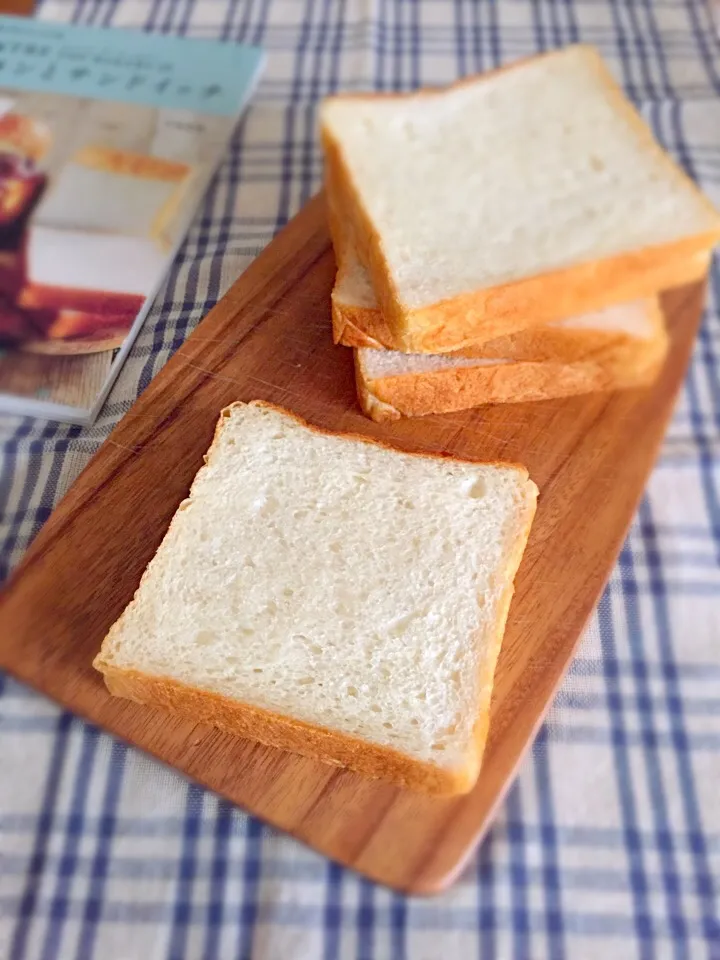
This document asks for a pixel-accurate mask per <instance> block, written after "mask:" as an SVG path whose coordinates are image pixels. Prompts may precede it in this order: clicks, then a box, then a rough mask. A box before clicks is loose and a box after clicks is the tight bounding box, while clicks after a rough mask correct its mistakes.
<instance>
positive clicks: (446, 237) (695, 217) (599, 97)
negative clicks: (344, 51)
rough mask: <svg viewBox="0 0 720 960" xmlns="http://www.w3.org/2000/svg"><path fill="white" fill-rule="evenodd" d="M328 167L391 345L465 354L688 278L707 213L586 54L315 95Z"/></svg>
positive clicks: (711, 230)
mask: <svg viewBox="0 0 720 960" xmlns="http://www.w3.org/2000/svg"><path fill="white" fill-rule="evenodd" d="M321 130H322V138H323V145H324V149H325V154H326V160H327V163H326V170H327V174H328V177H329V179H330V180H331V181H332V182H333V187H332V189H333V190H334V191H335V192H336V194H337V204H338V206H339V208H340V209H341V210H342V211H343V214H344V216H346V217H347V219H348V221H349V225H350V228H351V231H352V234H353V242H354V244H355V246H356V248H357V252H358V255H359V257H360V260H361V262H362V263H363V264H364V265H365V266H366V267H367V269H368V271H369V273H370V277H371V279H372V286H373V288H374V290H375V292H376V294H377V298H378V302H379V305H380V308H381V310H382V313H383V315H384V317H385V319H386V321H387V323H388V325H389V328H390V330H391V331H392V333H393V338H394V342H395V343H396V344H397V345H398V346H399V347H400V348H401V349H403V350H405V351H408V352H426V353H435V352H443V351H446V350H454V349H460V348H462V347H463V346H465V345H466V344H468V343H471V342H473V341H478V340H482V339H485V340H487V339H492V338H494V337H497V336H501V335H504V334H506V333H510V332H513V331H514V330H517V329H522V328H523V327H525V326H528V325H529V323H536V324H539V323H545V322H548V321H552V320H557V319H563V318H566V317H570V316H573V315H576V314H581V313H585V312H588V311H590V310H595V309H599V308H602V307H604V306H609V305H611V304H613V303H619V302H623V301H630V300H634V299H637V298H640V297H644V296H649V295H652V294H653V293H655V292H656V291H657V290H660V289H664V288H666V287H670V286H675V285H678V284H680V283H685V282H688V281H689V280H690V279H693V278H692V277H687V276H686V273H685V271H686V269H687V267H688V265H690V264H692V262H693V258H694V257H695V255H697V254H700V253H702V252H703V251H705V252H707V251H708V250H710V249H711V248H712V247H713V245H714V244H715V243H716V242H717V241H718V239H720V215H719V214H718V212H717V211H716V210H715V209H714V208H713V207H712V206H711V204H710V203H709V202H708V201H707V200H706V199H705V198H704V197H703V195H702V194H701V193H700V192H699V191H698V190H697V188H696V187H695V186H694V184H693V183H692V182H691V181H690V180H689V179H688V178H687V177H686V176H685V174H684V173H683V172H682V171H681V170H680V169H679V168H678V167H677V166H676V165H675V164H674V163H673V161H672V160H671V159H670V157H669V156H668V155H667V154H666V153H665V152H664V151H663V150H662V149H661V148H660V147H659V145H658V144H657V143H656V142H655V140H654V139H653V136H652V134H651V133H650V131H649V129H648V128H647V127H646V126H645V124H644V123H643V122H642V120H641V119H640V117H639V116H638V115H637V114H636V112H635V110H634V109H633V107H632V105H631V104H630V102H629V101H628V100H627V99H626V98H625V96H624V95H623V94H622V92H621V90H620V89H619V88H618V87H617V86H616V84H615V83H614V81H613V79H612V77H611V76H610V73H609V72H608V70H607V68H606V67H605V66H604V64H603V62H602V60H601V58H600V56H599V54H598V53H597V52H596V51H595V50H593V49H592V48H590V47H585V46H572V47H568V48H566V49H564V50H560V51H555V52H553V53H549V54H545V55H543V56H540V57H536V58H534V59H532V60H529V61H524V62H522V63H520V64H517V65H515V66H513V67H510V68H506V69H503V70H499V71H495V72H493V73H490V74H487V75H485V76H481V77H478V78H474V79H471V80H466V81H463V82H461V83H458V84H456V85H454V86H453V87H450V88H448V89H446V90H441V91H424V92H420V93H415V94H409V95H398V96H395V95H393V96H384V95H346V96H338V97H332V98H330V99H328V100H327V101H325V103H324V105H323V107H322V113H321Z"/></svg>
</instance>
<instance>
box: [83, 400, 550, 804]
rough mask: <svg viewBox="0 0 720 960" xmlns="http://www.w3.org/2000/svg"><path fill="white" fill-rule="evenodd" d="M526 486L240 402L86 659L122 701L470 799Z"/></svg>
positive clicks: (518, 551) (524, 515)
mask: <svg viewBox="0 0 720 960" xmlns="http://www.w3.org/2000/svg"><path fill="white" fill-rule="evenodd" d="M536 497H537V488H536V487H535V485H534V484H533V483H532V481H531V480H530V479H529V478H528V475H527V471H526V470H525V469H524V468H523V467H519V466H512V465H506V464H481V463H472V462H466V461H460V460H454V459H450V458H446V457H441V456H425V455H418V454H408V453H401V452H399V451H397V450H393V449H391V448H389V447H385V446H383V445H381V444H379V443H377V442H374V441H370V440H366V439H362V438H357V437H347V436H338V435H334V434H329V433H325V432H323V431H321V430H318V429H316V428H313V427H310V426H308V425H307V424H305V423H304V422H302V421H301V420H299V419H297V418H296V417H295V416H294V415H292V414H290V413H287V412H285V411H283V410H280V409H278V408H276V407H273V406H270V405H267V404H264V403H251V404H240V403H238V404H233V405H232V406H231V407H228V408H227V409H226V410H224V411H223V413H222V416H221V418H220V421H219V424H218V427H217V430H216V434H215V439H214V441H213V443H212V446H211V447H210V450H209V452H208V454H207V457H206V463H205V466H204V467H202V469H201V470H200V471H199V472H198V474H197V476H196V478H195V481H194V483H193V485H192V489H191V491H190V495H189V498H188V499H187V500H185V501H184V502H183V503H181V504H180V506H179V508H178V511H177V513H176V514H175V517H174V518H173V520H172V523H171V525H170V528H169V530H168V532H167V534H166V536H165V539H164V540H163V542H162V544H161V545H160V547H159V549H158V551H157V553H156V555H155V557H154V558H153V560H152V561H151V562H150V564H149V566H148V568H147V570H146V571H145V574H144V575H143V578H142V581H141V583H140V586H139V588H138V590H137V592H136V594H135V597H134V599H133V600H132V601H131V603H130V604H129V606H128V607H127V608H126V610H125V611H124V613H123V614H122V616H121V617H120V619H119V620H118V621H117V622H116V623H115V624H114V625H113V627H112V628H111V629H110V631H109V633H108V635H107V637H106V639H105V640H104V642H103V645H102V649H101V651H100V653H99V654H98V656H97V657H96V659H95V662H94V666H95V667H96V668H97V669H98V670H100V671H101V672H102V673H103V674H104V676H105V682H106V683H107V686H108V689H109V690H110V692H111V693H113V694H116V695H118V696H123V697H129V698H130V699H133V700H136V701H139V702H141V703H148V704H151V705H155V706H158V707H164V708H167V709H170V710H172V711H175V712H177V713H179V714H182V715H184V716H186V717H188V718H190V719H192V720H195V721H198V722H206V723H210V724H214V725H216V726H218V727H221V728H223V729H225V730H227V731H229V732H230V733H235V734H238V735H240V736H243V737H250V738H252V739H254V740H258V741H260V742H262V743H266V744H271V745H273V746H276V747H280V748H282V749H287V750H294V751H296V752H298V753H302V754H305V755H307V756H310V757H314V758H316V759H319V760H323V761H325V762H328V763H333V764H338V765H343V766H347V767H350V768H352V769H354V770H357V771H359V772H360V773H364V774H366V775H368V776H371V777H381V778H385V779H387V780H391V781H395V782H397V783H401V784H405V785H406V786H408V787H410V788H412V789H416V790H420V791H425V792H429V793H462V792H465V791H467V790H469V789H470V788H471V787H472V785H473V784H474V782H475V780H476V778H477V775H478V770H479V768H480V761H481V757H482V752H483V747H484V744H485V738H486V734H487V726H488V718H489V710H490V696H491V691H492V685H493V674H494V671H495V663H496V660H497V657H498V653H499V650H500V643H501V640H502V636H503V631H504V627H505V620H506V617H507V612H508V607H509V605H510V599H511V597H512V592H513V578H514V576H515V572H516V570H517V567H518V564H519V563H520V559H521V557H522V554H523V550H524V548H525V543H526V541H527V537H528V533H529V530H530V525H531V523H532V519H533V516H534V513H535V503H536Z"/></svg>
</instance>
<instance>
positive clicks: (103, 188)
mask: <svg viewBox="0 0 720 960" xmlns="http://www.w3.org/2000/svg"><path fill="white" fill-rule="evenodd" d="M192 169H193V168H192V167H191V166H189V165H188V164H185V163H178V162H177V161H175V160H167V159H165V158H164V157H155V156H152V155H150V154H141V153H133V152H130V151H127V150H117V149H115V148H113V147H105V146H102V145H100V144H89V145H87V146H85V147H83V149H82V150H79V151H78V152H77V153H76V154H74V155H73V156H72V157H70V159H69V160H68V162H67V163H66V164H65V165H64V166H63V168H62V170H61V171H60V172H59V174H58V175H57V177H56V178H54V180H53V182H52V184H51V186H50V189H49V190H48V192H47V194H46V196H45V197H44V198H43V200H42V201H41V203H40V205H39V207H38V209H37V212H36V217H35V219H36V221H37V223H39V224H41V225H42V226H46V227H53V228H56V229H60V230H80V231H83V232H89V233H93V232H98V233H117V234H121V235H123V236H126V237H131V236H133V237H140V238H142V239H143V240H152V241H154V242H155V243H157V244H159V245H160V246H161V247H162V248H163V249H165V248H166V247H167V245H168V243H169V242H170V241H169V240H168V237H167V232H168V225H169V223H170V222H171V221H172V219H173V217H175V216H176V214H177V210H178V208H179V206H180V204H181V202H182V200H183V198H184V195H185V191H186V189H187V185H188V183H189V180H190V176H191V174H192Z"/></svg>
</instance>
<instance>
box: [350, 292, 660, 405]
mask: <svg viewBox="0 0 720 960" xmlns="http://www.w3.org/2000/svg"><path fill="white" fill-rule="evenodd" d="M603 316H604V317H605V318H606V322H607V326H606V328H605V329H604V330H603V329H602V318H603ZM553 326H554V327H555V328H556V330H555V333H554V334H553V336H552V337H544V336H543V335H542V333H541V331H540V330H538V333H537V336H536V338H535V339H536V341H537V344H536V345H537V354H538V356H537V358H536V359H535V360H518V359H514V358H513V357H512V353H511V351H512V348H513V341H514V340H517V339H522V338H523V334H516V335H515V336H514V337H513V336H508V337H501V338H500V340H493V341H491V343H490V344H488V345H487V346H490V347H495V346H496V345H498V346H499V345H501V344H502V343H503V342H505V343H507V346H508V353H507V354H506V356H505V357H503V356H502V354H501V352H500V353H499V355H497V356H495V357H485V358H477V357H475V358H473V357H462V356H458V355H457V354H427V353H418V354H408V353H398V352H397V351H393V350H375V349H369V348H367V347H360V348H359V349H356V350H355V377H356V382H357V389H358V398H359V400H360V405H361V406H362V408H363V411H364V413H366V414H367V416H369V417H371V418H372V419H373V420H378V421H382V420H397V419H399V418H400V417H421V416H424V415H425V414H429V413H450V412H452V411H454V410H467V409H469V408H471V407H477V406H480V405H482V404H486V403H523V402H526V401H529V400H550V399H552V398H557V397H568V396H574V395H577V394H581V393H591V392H593V391H596V390H617V389H621V388H627V387H639V386H645V385H647V384H648V383H651V382H652V381H653V380H654V379H655V377H656V376H657V373H658V371H659V370H660V367H661V366H662V363H663V360H664V359H665V355H666V353H667V348H668V337H667V333H666V331H665V326H664V323H663V318H662V313H661V311H660V307H659V304H658V302H657V300H640V301H636V302H635V303H629V304H625V305H624V306H618V307H613V308H611V309H608V310H606V311H604V312H603V313H601V314H597V315H592V316H589V315H588V316H583V317H577V318H575V319H574V320H561V321H557V323H556V324H554V325H553ZM588 332H590V333H591V334H593V337H592V339H588V340H587V341H585V336H584V335H585V334H586V333H588ZM526 342H527V343H528V346H530V347H531V346H532V344H531V342H530V340H529V338H528V340H527V341H526ZM573 348H574V349H575V351H576V352H577V354H578V356H580V354H582V359H574V360H572V359H564V358H563V355H564V354H570V353H571V352H572V350H573ZM489 352H490V351H489Z"/></svg>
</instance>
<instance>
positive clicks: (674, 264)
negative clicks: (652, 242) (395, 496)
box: [321, 48, 720, 353]
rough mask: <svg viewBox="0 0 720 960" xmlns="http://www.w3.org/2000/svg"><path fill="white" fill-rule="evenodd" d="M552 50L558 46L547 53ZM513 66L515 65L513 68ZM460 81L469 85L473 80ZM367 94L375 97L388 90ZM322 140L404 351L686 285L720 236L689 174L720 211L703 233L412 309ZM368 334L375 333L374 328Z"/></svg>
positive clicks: (353, 190) (334, 150) (458, 343)
mask: <svg viewBox="0 0 720 960" xmlns="http://www.w3.org/2000/svg"><path fill="white" fill-rule="evenodd" d="M587 49H588V52H592V62H593V64H594V67H595V69H596V70H597V71H598V73H599V74H600V75H601V80H602V82H603V83H604V84H605V85H606V87H607V89H608V91H609V92H610V94H611V96H612V97H613V98H614V99H615V101H616V105H617V107H618V110H619V111H620V112H622V113H623V114H624V115H625V116H626V117H627V118H628V119H629V121H630V122H631V123H632V124H633V126H634V127H635V129H636V130H637V132H638V133H639V134H640V136H641V138H642V139H643V140H644V141H645V142H646V143H647V145H648V146H649V147H650V148H651V149H652V150H653V151H657V150H659V149H660V148H659V147H658V145H657V143H656V142H655V140H654V138H653V136H652V133H651V132H650V130H649V129H648V127H647V126H646V125H645V123H644V122H643V120H642V119H641V117H640V116H639V114H637V113H636V111H635V109H634V108H633V107H632V105H631V104H630V103H629V101H627V99H626V97H625V96H624V94H623V92H622V91H621V89H620V88H619V87H618V86H617V84H616V83H615V82H614V80H613V79H612V77H611V75H610V73H609V72H608V70H607V68H606V67H605V65H604V63H603V61H602V59H601V57H600V56H599V54H598V53H597V52H596V51H594V50H593V49H592V48H587ZM554 55H557V52H555V53H550V54H546V55H545V56H554ZM516 66H517V65H516V64H513V65H511V66H510V67H509V68H508V69H513V68H515V67H516ZM463 82H464V83H467V82H468V80H467V79H466V80H464V81H463ZM437 95H438V92H437V91H429V92H420V93H415V94H409V95H405V96H415V97H418V96H420V97H422V96H427V97H432V96H437ZM365 96H366V97H368V98H375V97H378V96H384V94H365ZM321 139H322V143H323V147H324V151H325V157H326V178H327V184H328V188H329V190H331V191H332V192H333V193H334V194H335V196H336V200H335V203H336V205H337V206H339V207H340V208H341V209H342V210H343V211H344V212H345V214H346V215H347V216H348V218H349V221H350V223H351V228H352V239H353V242H354V243H355V245H356V249H357V252H358V255H359V257H360V260H361V261H362V263H363V264H364V265H365V266H366V268H367V269H368V272H369V273H370V277H371V280H372V284H373V287H374V289H375V291H376V294H377V297H378V305H379V308H380V310H381V312H382V314H383V315H384V318H385V323H386V324H387V325H388V328H389V330H390V331H391V332H392V336H393V346H394V348H395V349H400V350H404V351H406V352H410V353H442V352H447V351H450V350H460V349H463V348H465V347H467V346H470V345H472V344H477V343H479V342H482V341H485V340H491V339H495V338H497V337H501V336H505V335H507V334H510V333H513V332H515V331H517V330H522V329H523V328H525V327H527V326H528V325H529V323H530V324H532V325H535V324H542V323H548V322H551V321H553V320H561V319H566V318H568V317H572V316H576V315H579V314H582V313H587V312H589V311H590V310H597V309H601V308H603V307H606V306H611V305H613V304H615V303H621V302H623V301H631V300H637V299H641V298H644V297H647V296H651V295H653V294H654V293H656V292H657V291H658V290H663V289H669V288H670V287H675V286H681V285H683V284H685V283H689V282H692V281H693V280H694V279H696V274H695V273H694V267H693V269H692V270H690V271H689V265H691V264H692V261H693V259H694V258H696V257H698V256H700V255H702V254H703V252H707V251H709V250H711V249H712V247H713V246H714V245H715V244H716V243H717V242H718V241H719V240H720V215H718V214H717V213H716V211H714V208H713V207H712V205H711V204H710V203H709V201H707V200H706V198H704V197H702V194H701V192H700V191H699V190H698V188H697V187H696V185H695V184H694V183H693V182H692V181H691V180H690V179H689V178H687V177H685V179H686V180H687V182H688V184H689V185H690V186H691V188H692V190H693V191H694V192H695V193H696V194H698V195H699V196H701V197H702V198H703V201H704V203H705V204H706V205H707V207H708V209H709V210H712V211H713V212H714V213H715V214H716V226H715V227H714V228H713V229H712V230H710V231H708V232H706V233H702V234H699V235H696V236H691V237H686V238H683V239H682V240H679V241H675V242H673V243H667V244H662V245H660V246H652V247H645V248H643V249H640V250H634V251H629V252H625V253H622V254H618V255H616V256H612V257H607V258H605V259H603V260H597V261H591V262H589V263H582V264H577V265H574V266H571V267H567V268H563V269H559V270H554V271H550V272H547V273H544V274H539V275H536V276H532V277H525V278H521V279H519V280H516V281H513V282H510V283H506V284H500V285H498V286H495V287H489V288H486V289H483V290H477V291H472V292H470V293H467V294H463V295H460V296H457V297H453V298H452V299H450V300H445V301H440V302H438V303H434V304H430V305H428V306H426V307H422V308H412V307H409V306H408V305H406V304H403V303H402V301H401V298H400V295H399V292H398V290H397V288H396V286H395V283H394V280H393V277H392V275H391V274H390V272H389V269H388V266H387V263H386V260H385V256H384V253H383V243H382V238H381V236H380V234H379V233H378V231H377V230H376V228H375V226H374V223H373V221H372V218H371V217H370V214H369V212H368V211H367V209H365V207H364V206H363V204H362V201H361V199H360V195H359V193H358V190H357V187H356V185H355V184H354V182H353V178H352V173H351V171H350V169H349V167H348V165H347V163H346V162H345V160H344V157H343V153H342V147H341V144H339V143H338V142H336V141H335V140H334V138H333V136H332V134H331V132H330V131H329V130H328V128H327V127H326V126H325V125H323V126H322V128H321ZM663 156H664V157H665V159H666V163H667V165H668V167H670V168H672V170H673V172H674V175H678V174H679V175H680V176H683V177H684V174H682V171H679V170H678V168H677V167H676V166H675V164H674V163H673V161H672V160H671V159H670V157H669V156H667V154H665V153H664V152H663ZM371 336H373V337H374V333H373V332H372V331H371ZM374 338H375V339H381V338H380V337H374Z"/></svg>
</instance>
